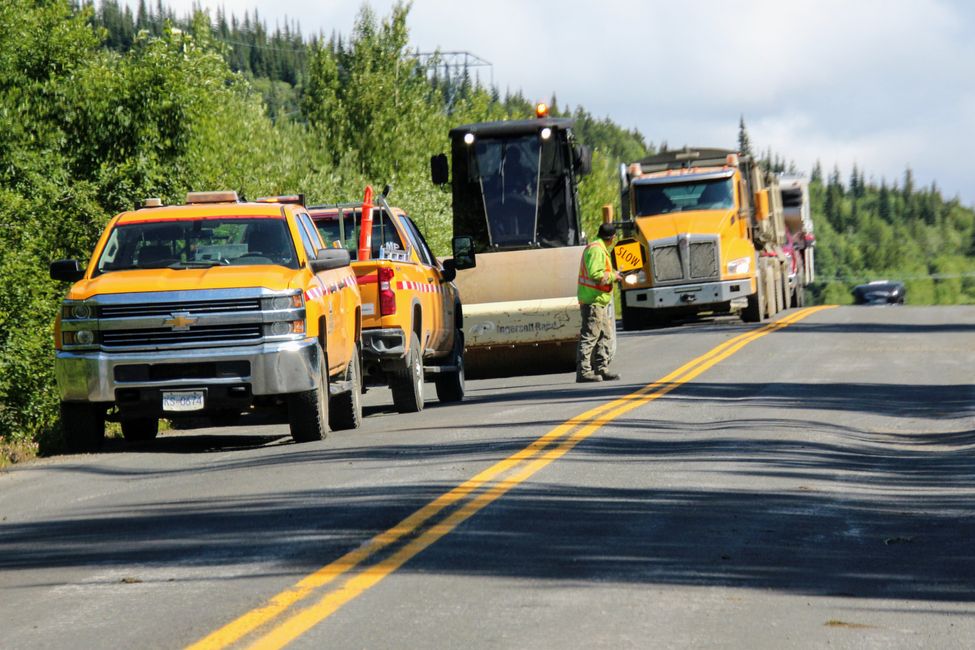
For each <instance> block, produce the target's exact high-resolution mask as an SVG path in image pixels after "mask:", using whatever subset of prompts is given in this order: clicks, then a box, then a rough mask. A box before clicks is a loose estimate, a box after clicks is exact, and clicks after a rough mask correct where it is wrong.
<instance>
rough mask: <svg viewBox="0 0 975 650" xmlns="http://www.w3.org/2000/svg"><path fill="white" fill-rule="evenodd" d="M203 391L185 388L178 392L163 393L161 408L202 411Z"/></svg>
mask: <svg viewBox="0 0 975 650" xmlns="http://www.w3.org/2000/svg"><path fill="white" fill-rule="evenodd" d="M203 402H204V400H203V391H202V390H186V391H180V392H178V393H163V394H162V408H163V410H164V411H202V410H203Z"/></svg>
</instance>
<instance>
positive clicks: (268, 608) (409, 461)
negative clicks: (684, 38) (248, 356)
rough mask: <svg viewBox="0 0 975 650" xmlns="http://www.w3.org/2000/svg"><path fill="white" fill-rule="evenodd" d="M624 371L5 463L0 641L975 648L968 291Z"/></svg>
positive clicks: (678, 334) (730, 340)
mask: <svg viewBox="0 0 975 650" xmlns="http://www.w3.org/2000/svg"><path fill="white" fill-rule="evenodd" d="M800 315H801V314H797V312H790V313H788V314H787V315H786V319H793V318H797V317H798V316H800ZM721 346H723V347H721ZM709 353H710V354H709ZM689 362H690V363H689ZM617 369H618V370H619V371H620V372H622V374H623V380H622V381H621V382H612V383H609V382H607V383H603V384H598V385H576V384H574V383H572V379H573V377H572V376H571V375H543V376H535V377H519V378H513V379H499V380H485V381H477V382H470V384H469V386H468V389H469V393H468V394H469V399H468V400H467V401H466V402H465V403H464V404H462V405H456V406H439V405H438V404H437V403H436V401H435V399H434V397H433V390H432V386H430V387H429V389H430V390H429V393H428V397H429V398H430V400H431V403H430V404H429V406H428V408H427V409H426V410H425V411H424V412H423V413H421V414H418V415H413V416H408V417H407V416H398V415H396V414H394V413H392V412H391V410H390V409H388V408H387V407H386V406H385V405H386V404H387V403H388V402H389V401H390V400H389V394H388V392H387V391H385V390H378V389H377V390H372V391H370V392H369V393H368V395H367V396H366V398H367V399H366V404H367V405H368V406H367V413H368V417H367V418H366V420H365V424H364V426H363V428H362V429H361V430H359V431H356V432H341V433H335V434H332V435H331V436H330V437H329V438H328V440H326V441H324V442H322V443H315V444H307V445H293V444H290V442H289V440H288V438H287V437H286V431H287V430H286V427H285V426H283V425H279V424H260V423H254V422H250V423H245V424H246V426H241V427H238V428H235V429H222V430H221V429H190V430H181V431H174V432H167V433H166V434H164V435H163V436H161V437H160V438H159V439H158V440H157V441H156V444H155V445H154V446H153V447H151V448H148V449H144V450H133V449H129V448H126V446H125V445H124V444H123V443H122V442H120V441H111V444H109V445H108V449H107V450H106V452H104V453H101V454H97V455H85V456H67V457H60V458H54V459H47V460H42V461H40V462H38V463H35V464H32V465H29V466H24V467H18V468H16V469H15V470H13V471H11V472H8V473H6V474H4V475H0V647H3V648H82V647H86V648H87V647H91V648H95V647H98V648H102V647H126V648H128V647H146V648H156V647H159V648H175V647H184V646H187V645H189V644H192V643H194V642H196V641H199V640H201V639H206V640H207V643H206V645H207V646H208V647H224V645H225V642H226V641H227V640H228V639H233V638H235V637H237V636H240V637H241V638H240V639H239V640H238V642H237V643H238V645H246V643H250V642H254V641H260V642H261V643H263V644H265V645H267V646H274V645H276V644H281V643H287V642H290V643H291V645H290V647H297V648H321V647H334V648H353V647H355V648H360V647H368V648H379V647H461V646H463V647H485V648H487V647H490V648H498V647H511V648H526V647H532V648H566V647H605V648H619V647H641V648H643V647H722V648H723V647H727V648H782V647H798V648H807V647H809V648H819V647H824V646H827V645H829V646H832V647H841V648H842V647H849V648H874V647H876V648H889V647H919V648H955V647H957V648H964V647H972V645H973V644H975V542H973V539H975V388H973V385H975V382H973V374H975V370H973V369H975V308H970V307H954V308H912V307H904V308H853V307H849V308H836V309H829V310H824V311H820V312H817V313H814V314H811V315H808V316H807V317H805V318H803V319H801V320H797V321H796V322H793V323H791V324H787V326H785V327H781V328H777V329H771V330H769V329H764V330H763V329H761V328H759V327H757V326H743V325H741V324H738V323H736V322H733V321H730V320H729V321H719V322H711V323H699V324H693V325H686V326H683V327H679V328H670V329H665V330H656V331H649V332H640V333H626V334H622V335H621V337H620V341H619V360H618V363H617ZM678 369H680V370H679V372H677V373H676V374H674V373H673V371H675V370H678ZM662 378H666V381H665V382H663V383H657V384H655V385H654V382H657V380H660V379H662ZM647 385H651V387H649V388H645V387H646V386H647ZM627 396H629V397H627ZM601 407H602V410H599V409H600V408H601ZM593 409H596V411H595V412H593ZM587 413H588V415H585V414H587ZM578 416H582V417H578ZM570 418H576V420H575V421H573V422H571V423H569V424H568V425H565V426H562V425H564V423H566V422H567V421H568V420H570ZM560 427H561V428H560ZM472 479H474V480H473V482H472ZM444 495H447V496H444ZM431 504H432V505H431ZM404 520H405V522H404ZM401 522H404V523H401ZM397 524H400V527H399V528H398V529H394V530H392V531H390V529H391V527H393V526H396V525H397ZM342 558H344V559H342ZM340 559H341V562H342V564H341V565H338V564H336V561H339V560H340ZM259 608H262V609H259ZM277 610H280V611H277ZM244 615H246V616H245V617H244V618H241V617H242V616H244ZM255 626H257V629H256V630H254V631H251V630H250V628H251V627H255ZM215 632H216V633H217V635H216V636H213V633H215ZM221 634H222V635H224V636H223V637H222V638H221V637H220V636H219V635H221ZM208 635H211V636H208Z"/></svg>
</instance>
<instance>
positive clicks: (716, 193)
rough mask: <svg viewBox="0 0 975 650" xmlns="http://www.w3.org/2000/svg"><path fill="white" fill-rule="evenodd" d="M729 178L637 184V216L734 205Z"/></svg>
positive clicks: (714, 208) (717, 208)
mask: <svg viewBox="0 0 975 650" xmlns="http://www.w3.org/2000/svg"><path fill="white" fill-rule="evenodd" d="M732 182H733V181H732V179H731V178H719V179H715V180H708V181H698V182H688V183H653V184H646V185H642V184H639V183H638V184H637V185H636V187H635V190H636V195H635V196H636V215H637V216H650V215H655V214H668V213H671V212H687V211H689V210H730V209H731V208H733V207H735V200H734V186H733V185H732Z"/></svg>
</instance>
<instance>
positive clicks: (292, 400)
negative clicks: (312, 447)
mask: <svg viewBox="0 0 975 650" xmlns="http://www.w3.org/2000/svg"><path fill="white" fill-rule="evenodd" d="M318 367H319V377H318V386H316V387H315V388H312V389H311V390H306V391H304V392H301V393H295V394H293V395H288V424H289V425H290V428H291V437H292V438H293V439H294V441H295V442H314V441H315V440H322V439H324V438H325V436H326V435H327V434H328V362H327V361H326V359H325V355H324V354H323V353H322V352H321V348H319V354H318Z"/></svg>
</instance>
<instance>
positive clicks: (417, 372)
mask: <svg viewBox="0 0 975 650" xmlns="http://www.w3.org/2000/svg"><path fill="white" fill-rule="evenodd" d="M413 380H414V381H415V382H416V394H417V397H419V396H421V395H422V394H423V366H422V365H420V355H416V357H415V363H414V364H413Z"/></svg>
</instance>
